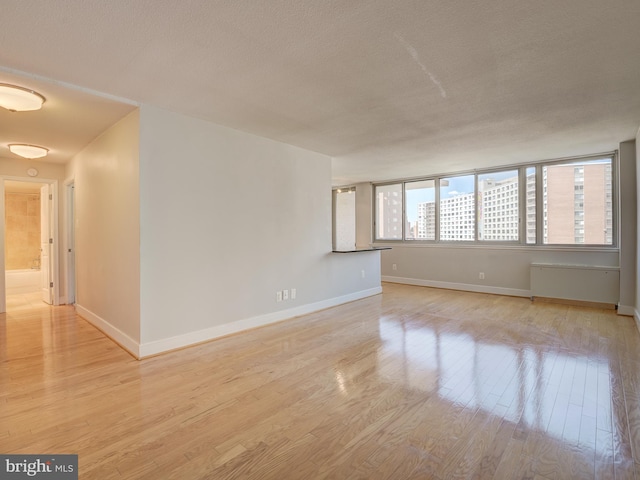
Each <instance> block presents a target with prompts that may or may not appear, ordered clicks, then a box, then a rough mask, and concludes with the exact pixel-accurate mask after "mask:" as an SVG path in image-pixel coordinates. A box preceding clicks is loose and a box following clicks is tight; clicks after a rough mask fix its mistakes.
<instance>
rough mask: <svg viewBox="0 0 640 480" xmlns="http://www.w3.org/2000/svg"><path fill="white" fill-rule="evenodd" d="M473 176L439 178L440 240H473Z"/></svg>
mask: <svg viewBox="0 0 640 480" xmlns="http://www.w3.org/2000/svg"><path fill="white" fill-rule="evenodd" d="M474 183H475V180H474V176H473V175H463V176H460V177H449V178H442V179H440V204H439V207H440V240H444V241H473V240H475V215H476V214H475V194H474V191H475V187H474Z"/></svg>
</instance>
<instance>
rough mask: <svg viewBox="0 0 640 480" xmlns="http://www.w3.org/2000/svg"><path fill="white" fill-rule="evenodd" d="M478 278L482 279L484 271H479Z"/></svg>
mask: <svg viewBox="0 0 640 480" xmlns="http://www.w3.org/2000/svg"><path fill="white" fill-rule="evenodd" d="M478 278H480V280H484V272H480V275H478Z"/></svg>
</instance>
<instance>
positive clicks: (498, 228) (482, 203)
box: [478, 170, 520, 242]
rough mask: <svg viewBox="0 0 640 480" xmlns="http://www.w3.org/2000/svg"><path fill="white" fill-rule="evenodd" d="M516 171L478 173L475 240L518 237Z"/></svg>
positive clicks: (500, 239) (498, 239)
mask: <svg viewBox="0 0 640 480" xmlns="http://www.w3.org/2000/svg"><path fill="white" fill-rule="evenodd" d="M518 184H519V178H518V170H507V171H504V172H492V173H484V174H482V175H478V240H492V241H498V242H504V241H509V242H517V241H518V239H519V238H520V236H519V228H520V221H519V219H520V209H519V206H518V205H519V188H518Z"/></svg>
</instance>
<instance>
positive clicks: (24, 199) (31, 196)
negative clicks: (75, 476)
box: [0, 177, 58, 312]
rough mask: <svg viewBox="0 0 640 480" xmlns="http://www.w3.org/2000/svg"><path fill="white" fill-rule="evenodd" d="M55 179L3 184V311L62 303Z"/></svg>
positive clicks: (11, 180)
mask: <svg viewBox="0 0 640 480" xmlns="http://www.w3.org/2000/svg"><path fill="white" fill-rule="evenodd" d="M55 186H56V183H55V181H47V180H39V179H33V180H31V179H24V178H9V177H4V180H3V181H2V195H1V197H2V198H1V202H2V207H3V208H2V212H3V215H2V216H3V219H2V220H3V221H2V222H1V223H2V243H3V248H2V251H3V255H2V260H3V261H2V262H1V263H2V264H3V265H2V266H3V270H4V275H2V279H1V280H2V281H1V282H0V283H1V284H2V288H1V289H0V307H2V308H1V309H0V311H2V312H5V311H7V309H9V310H12V309H17V308H29V307H33V306H44V305H46V304H48V305H53V304H57V303H58V302H57V298H58V294H57V288H54V287H55V283H57V282H54V279H56V278H57V277H58V276H57V271H58V268H57V252H56V251H55V250H56V249H55V248H54V247H55V245H56V244H57V242H56V240H57V238H56V230H57V229H56V228H55V227H56V221H57V215H56V214H55V213H56V208H55V206H56V205H57V202H56V198H55V193H56V192H55V190H56V189H55Z"/></svg>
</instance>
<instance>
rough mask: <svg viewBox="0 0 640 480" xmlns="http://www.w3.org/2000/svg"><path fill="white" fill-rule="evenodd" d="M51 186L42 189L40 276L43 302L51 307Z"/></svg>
mask: <svg viewBox="0 0 640 480" xmlns="http://www.w3.org/2000/svg"><path fill="white" fill-rule="evenodd" d="M51 204H52V196H51V186H50V185H49V184H45V185H43V186H42V187H41V188H40V275H41V280H40V282H41V289H42V301H43V302H45V303H48V304H49V305H51V304H52V303H53V282H52V275H51V253H52V247H53V234H52V231H51V222H50V221H49V220H50V218H51V214H52V209H51Z"/></svg>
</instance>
